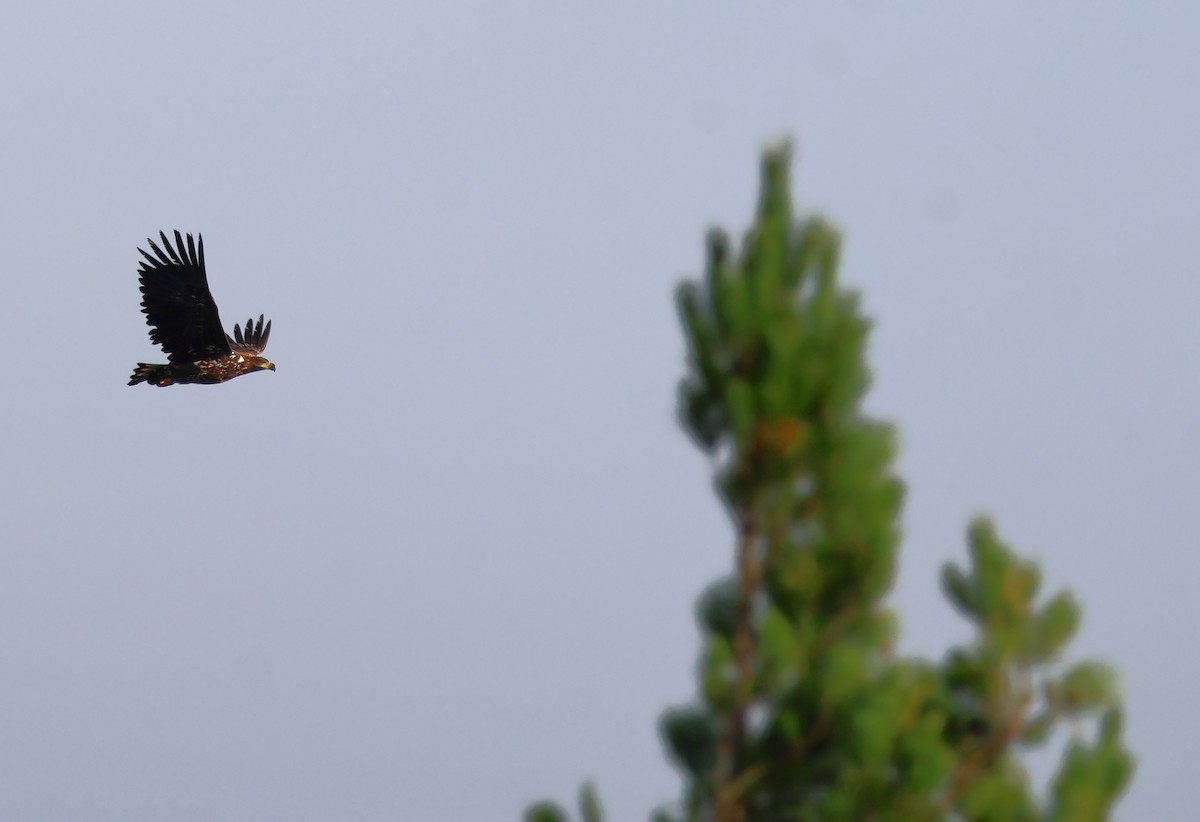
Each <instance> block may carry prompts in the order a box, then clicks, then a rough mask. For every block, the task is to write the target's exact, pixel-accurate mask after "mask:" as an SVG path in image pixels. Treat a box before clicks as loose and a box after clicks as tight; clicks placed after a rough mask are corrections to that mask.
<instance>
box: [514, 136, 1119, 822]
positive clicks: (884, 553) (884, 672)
mask: <svg viewBox="0 0 1200 822" xmlns="http://www.w3.org/2000/svg"><path fill="white" fill-rule="evenodd" d="M789 165H790V151H789V150H788V148H787V147H786V146H785V147H781V148H776V149H773V150H770V151H768V152H766V154H765V156H764V158H763V164H762V190H761V195H760V197H759V202H758V208H757V214H756V218H755V220H754V223H753V225H752V226H751V228H750V229H749V230H748V231H747V232H746V233H745V236H744V238H743V241H742V243H741V246H740V249H738V250H737V251H736V252H735V251H734V250H733V249H732V248H731V243H730V241H729V239H728V236H727V235H726V234H725V233H723V232H721V231H716V230H714V231H711V232H710V233H709V235H708V238H707V244H706V264H705V271H704V276H703V278H702V279H701V280H700V281H697V282H687V283H684V284H683V285H681V286H680V287H679V289H678V291H677V293H676V303H677V306H678V310H679V316H680V319H681V322H682V325H683V330H684V334H685V337H686V340H687V349H688V362H689V368H688V372H687V374H686V375H685V377H684V378H683V380H682V382H681V384H680V387H679V419H680V422H681V424H682V425H683V427H684V429H685V430H686V431H687V433H688V434H689V435H690V436H691V438H692V440H693V441H694V442H695V443H696V444H697V445H698V446H699V447H700V448H701V449H702V450H703V451H704V452H705V453H706V454H709V455H711V457H712V458H713V459H714V464H715V474H716V476H715V485H716V489H717V492H718V494H719V495H720V496H721V498H722V501H723V502H724V504H725V508H726V510H727V511H728V512H729V514H730V516H731V517H732V519H733V521H734V525H735V527H736V530H737V533H738V534H739V538H738V545H737V548H736V556H735V565H734V573H733V574H732V575H731V576H729V577H726V578H723V579H721V580H718V581H717V582H716V583H714V584H713V585H712V586H710V587H709V588H708V589H707V590H706V591H705V592H704V594H703V595H702V596H701V598H700V601H699V604H698V607H697V616H698V622H699V625H700V628H701V631H702V633H703V639H704V648H703V650H702V652H701V654H700V663H699V665H698V671H697V673H698V695H697V698H696V700H695V701H694V702H693V703H692V704H690V705H686V706H682V707H677V708H673V709H670V710H668V711H667V712H666V713H665V714H664V715H663V717H662V720H661V723H660V733H661V736H662V739H663V741H664V744H665V747H666V749H667V751H668V753H669V755H670V756H671V758H672V760H673V761H674V762H675V763H676V765H678V767H679V769H680V771H681V773H682V774H683V777H684V780H685V787H684V791H683V797H682V801H681V802H680V803H678V806H677V807H676V808H674V809H671V810H668V809H662V810H659V811H657V812H656V813H655V815H654V816H653V819H654V820H655V822H692V821H693V820H715V821H716V822H776V820H798V821H804V820H812V821H813V822H816V821H817V820H820V821H821V822H825V821H826V820H847V821H848V822H850V821H854V820H865V819H872V820H897V822H901V821H903V822H913V821H914V820H916V821H917V822H919V821H920V820H946V819H954V820H978V821H979V822H983V821H984V820H996V822H1001V821H1002V820H1004V821H1007V820H1013V821H1014V822H1016V821H1018V820H1020V821H1021V822H1024V820H1035V819H1046V820H1063V821H1064V822H1067V821H1068V820H1069V822H1076V821H1077V820H1079V821H1082V822H1086V821H1087V820H1101V819H1105V818H1107V816H1108V814H1109V811H1110V809H1111V807H1112V805H1113V803H1114V802H1115V801H1116V800H1117V798H1118V797H1119V796H1120V794H1121V792H1122V791H1123V790H1124V788H1125V786H1126V785H1127V784H1128V781H1129V778H1130V776H1131V774H1132V769H1133V760H1132V757H1131V756H1130V755H1129V753H1128V752H1127V751H1126V749H1125V747H1124V744H1123V741H1122V732H1121V707H1120V699H1119V695H1118V691H1117V687H1116V677H1115V675H1114V674H1113V672H1112V671H1111V670H1110V669H1109V668H1108V667H1107V666H1105V665H1103V664H1101V663H1098V662H1091V661H1084V662H1078V663H1076V664H1074V665H1072V666H1070V667H1067V668H1066V669H1065V670H1060V669H1059V667H1058V666H1059V664H1060V663H1059V660H1060V659H1061V657H1062V656H1063V654H1064V652H1065V650H1066V646H1067V645H1068V644H1069V642H1070V640H1071V638H1072V637H1073V636H1074V635H1075V632H1076V630H1077V629H1078V627H1079V621H1080V607H1079V605H1078V603H1077V602H1076V601H1075V599H1074V598H1073V597H1072V596H1071V595H1070V594H1069V593H1068V592H1061V593H1057V594H1055V595H1053V596H1050V597H1049V598H1046V599H1044V600H1040V599H1039V596H1038V594H1039V590H1040V587H1041V574H1040V571H1039V569H1038V567H1037V565H1035V564H1034V563H1032V562H1029V561H1027V560H1024V559H1021V558H1020V557H1019V556H1017V555H1016V554H1015V553H1014V552H1013V551H1012V550H1011V549H1010V548H1009V547H1008V546H1007V545H1006V544H1005V543H1004V542H1003V541H1002V540H1001V539H1000V537H999V536H998V535H997V533H996V529H995V527H994V526H993V525H992V523H991V522H990V521H988V520H986V519H982V518H980V519H977V520H976V521H975V522H973V523H972V524H971V526H970V528H969V530H968V534H967V543H968V548H969V552H968V554H969V565H968V566H967V567H959V566H956V565H953V564H948V565H947V566H946V567H945V568H944V569H943V573H942V587H943V590H944V592H945V594H946V597H947V599H948V600H949V601H950V603H951V604H952V605H953V606H954V608H956V609H957V610H958V611H959V612H960V613H961V614H962V615H963V616H964V617H965V618H966V619H967V620H968V621H969V622H970V623H971V624H972V625H973V626H974V628H975V636H974V638H973V639H972V641H971V642H970V643H969V644H967V645H965V646H963V647H959V648H953V649H951V650H950V651H949V653H947V655H946V657H945V659H944V660H942V662H941V663H940V664H933V663H931V662H926V661H922V660H916V659H904V658H898V657H897V656H896V655H895V653H894V650H893V649H894V646H895V641H896V636H897V620H896V618H895V616H894V615H893V614H892V613H891V612H890V611H889V610H888V609H887V608H886V606H885V605H884V602H883V598H884V596H885V595H886V594H887V592H888V590H889V589H890V587H891V584H892V580H893V576H894V573H895V565H896V550H897V544H898V540H899V526H898V518H899V513H900V508H901V505H902V502H903V497H904V490H903V486H902V485H901V483H900V481H899V480H898V479H897V478H896V477H895V476H894V474H893V473H892V461H893V460H894V458H895V455H896V437H895V434H894V432H893V430H892V428H891V427H890V426H888V425H886V424H883V423H881V422H878V421H875V420H872V419H869V418H868V417H866V416H865V415H864V414H863V413H862V411H861V410H860V407H859V406H860V402H861V400H862V398H863V396H864V394H865V392H866V391H867V388H868V387H869V383H870V379H869V372H868V370H867V368H866V365H865V351H866V345H867V338H868V333H869V330H870V323H869V322H868V321H867V320H866V319H865V317H864V316H863V315H862V314H861V313H860V310H859V300H858V297H857V295H855V294H853V293H850V292H847V291H845V290H844V289H842V288H841V287H840V286H839V285H838V263H839V245H840V239H839V236H838V233H837V231H836V230H835V229H834V228H832V227H831V226H830V225H828V224H827V223H825V222H823V221H821V220H818V219H808V220H802V221H799V222H797V221H796V220H795V218H794V217H793V214H792V205H791V194H790V191H789ZM1064 720H1070V722H1071V727H1072V728H1073V729H1074V730H1075V731H1076V736H1075V738H1073V739H1072V740H1071V741H1070V742H1069V743H1068V745H1067V748H1066V751H1065V754H1064V756H1063V759H1062V763H1061V766H1060V768H1059V770H1058V772H1057V774H1056V776H1055V777H1054V780H1053V784H1052V787H1051V795H1050V796H1048V797H1046V798H1045V799H1044V800H1042V801H1039V799H1038V797H1036V796H1035V795H1034V793H1033V792H1032V790H1031V788H1030V785H1029V779H1028V777H1027V775H1026V772H1025V769H1024V768H1023V767H1022V765H1021V762H1020V753H1021V752H1022V750H1023V749H1024V748H1027V747H1031V746H1037V745H1042V744H1044V743H1045V741H1046V740H1047V739H1049V738H1050V737H1051V735H1052V734H1053V732H1054V730H1055V729H1056V728H1058V727H1060V726H1061V725H1062V723H1063V721H1064ZM1081 723H1082V725H1085V726H1086V725H1095V726H1097V727H1096V731H1095V733H1094V738H1093V739H1092V740H1091V741H1090V742H1089V741H1085V740H1084V739H1083V738H1082V737H1081V736H1080V734H1079V731H1080V729H1081V727H1082V726H1081ZM586 790H587V791H590V788H588V789H586ZM583 799H586V800H587V801H582V800H581V812H582V816H583V818H584V819H585V820H590V819H594V818H598V813H599V811H598V803H595V796H594V794H592V793H586V796H585V797H584V798H583ZM589 803H591V804H589ZM534 812H542V813H544V814H546V815H545V816H543V817H539V819H544V820H546V821H547V822H549V820H558V819H565V818H566V817H565V815H564V814H563V813H562V811H561V809H559V808H557V807H555V806H551V805H542V806H537V808H534V809H531V811H530V813H531V814H532V813H534ZM555 814H557V815H555ZM589 814H591V815H590V816H589ZM527 818H531V817H527Z"/></svg>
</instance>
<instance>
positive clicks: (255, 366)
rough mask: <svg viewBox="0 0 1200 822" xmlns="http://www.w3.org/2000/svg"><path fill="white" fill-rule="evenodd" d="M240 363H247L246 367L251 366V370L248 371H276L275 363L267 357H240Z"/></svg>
mask: <svg viewBox="0 0 1200 822" xmlns="http://www.w3.org/2000/svg"><path fill="white" fill-rule="evenodd" d="M239 362H242V363H245V365H246V366H249V368H248V369H247V370H254V371H274V370H275V363H273V362H271V361H270V360H268V359H267V358H266V357H258V356H248V357H244V358H243V357H239Z"/></svg>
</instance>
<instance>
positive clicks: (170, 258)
mask: <svg viewBox="0 0 1200 822" xmlns="http://www.w3.org/2000/svg"><path fill="white" fill-rule="evenodd" d="M158 236H159V237H161V238H162V243H163V247H162V248H159V247H158V246H157V245H155V243H154V241H153V240H147V241H146V242H148V243H149V244H150V249H151V250H152V251H153V252H154V254H153V256H152V255H151V254H149V253H148V252H146V251H144V250H143V249H140V248H139V249H138V251H140V252H141V253H142V256H143V257H145V258H146V259H145V260H144V261H143V262H142V263H141V268H139V269H138V279H139V280H140V281H141V284H142V285H141V291H142V313H143V314H145V315H146V323H147V325H149V326H150V339H151V340H153V341H154V342H155V343H157V344H158V345H161V346H162V349H163V351H165V352H166V354H167V358H168V359H169V360H170V361H171V362H173V363H174V362H195V361H196V360H205V359H212V358H215V357H221V356H227V355H229V354H230V353H231V349H230V347H229V343H228V341H227V340H226V336H225V331H224V329H222V328H221V317H220V315H219V314H218V313H217V304H216V303H215V302H213V298H212V293H211V292H210V291H209V290H208V276H207V275H206V274H205V273H204V238H203V237H200V238H199V243H198V244H197V243H193V242H192V235H191V234H188V235H187V244H186V246H185V245H184V238H183V237H182V236H181V235H180V233H179V232H178V231H176V232H175V246H174V247H172V246H171V241H170V240H168V239H167V235H166V234H164V233H163V232H161V231H160V232H159V234H158Z"/></svg>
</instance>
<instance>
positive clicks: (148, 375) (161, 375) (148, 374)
mask: <svg viewBox="0 0 1200 822" xmlns="http://www.w3.org/2000/svg"><path fill="white" fill-rule="evenodd" d="M139 382H148V383H151V384H153V385H157V386H160V387H161V386H164V385H170V384H171V383H173V382H175V379H174V378H173V377H172V376H171V366H169V365H151V364H149V363H144V362H140V363H138V364H137V368H135V369H133V374H132V375H131V376H130V377H129V384H130V385H137V384H138V383H139Z"/></svg>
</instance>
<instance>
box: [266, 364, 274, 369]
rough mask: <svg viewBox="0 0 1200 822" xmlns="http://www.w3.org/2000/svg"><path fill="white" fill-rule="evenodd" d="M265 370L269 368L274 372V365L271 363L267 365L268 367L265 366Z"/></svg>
mask: <svg viewBox="0 0 1200 822" xmlns="http://www.w3.org/2000/svg"><path fill="white" fill-rule="evenodd" d="M267 368H270V369H271V370H272V371H274V370H275V363H271V364H270V365H268V366H267Z"/></svg>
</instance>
